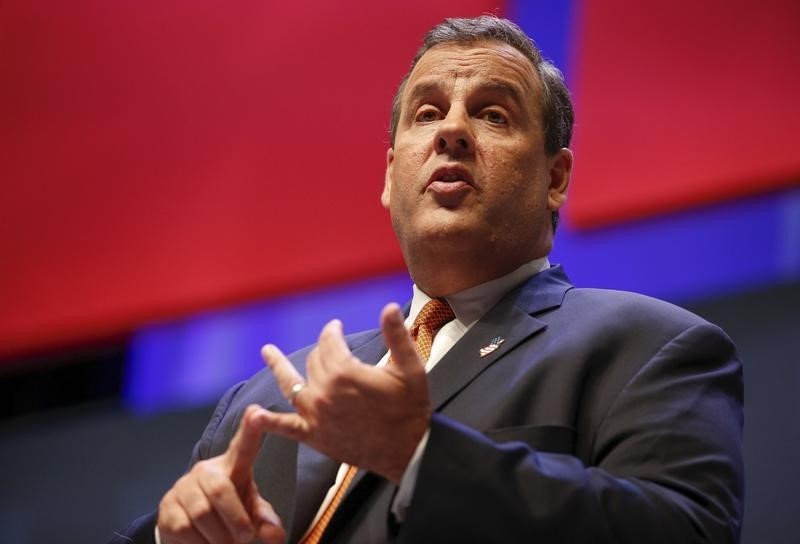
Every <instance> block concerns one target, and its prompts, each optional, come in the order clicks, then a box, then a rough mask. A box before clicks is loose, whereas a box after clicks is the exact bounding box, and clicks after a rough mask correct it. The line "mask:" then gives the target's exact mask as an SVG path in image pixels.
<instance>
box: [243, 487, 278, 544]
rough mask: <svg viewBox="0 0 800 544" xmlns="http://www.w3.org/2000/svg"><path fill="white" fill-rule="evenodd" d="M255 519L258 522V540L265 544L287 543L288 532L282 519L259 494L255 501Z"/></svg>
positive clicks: (253, 510)
mask: <svg viewBox="0 0 800 544" xmlns="http://www.w3.org/2000/svg"><path fill="white" fill-rule="evenodd" d="M251 515H252V517H253V519H255V520H258V522H259V525H258V530H257V535H256V536H258V538H259V539H260V540H261V541H262V542H264V543H265V544H278V543H281V544H282V543H283V542H285V541H286V531H285V530H284V528H283V524H282V523H281V518H279V517H278V514H277V513H275V510H274V509H273V508H272V505H271V504H270V503H268V502H267V501H265V500H264V499H262V498H261V497H260V496H259V495H258V493H256V495H255V500H254V501H253V508H252V513H251Z"/></svg>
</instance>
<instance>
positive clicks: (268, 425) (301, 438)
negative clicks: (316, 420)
mask: <svg viewBox="0 0 800 544" xmlns="http://www.w3.org/2000/svg"><path fill="white" fill-rule="evenodd" d="M255 422H256V424H257V425H258V426H259V428H260V429H261V430H262V432H266V433H276V434H279V435H281V436H285V437H287V438H291V439H292V440H296V441H298V442H306V441H308V440H309V439H310V438H311V432H310V427H309V425H308V422H307V421H306V420H305V419H304V418H303V417H302V416H301V415H300V414H291V413H289V414H278V413H275V412H270V411H269V410H261V411H260V412H259V413H258V414H257V417H256V418H255Z"/></svg>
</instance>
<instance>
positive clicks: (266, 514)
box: [258, 508, 281, 527]
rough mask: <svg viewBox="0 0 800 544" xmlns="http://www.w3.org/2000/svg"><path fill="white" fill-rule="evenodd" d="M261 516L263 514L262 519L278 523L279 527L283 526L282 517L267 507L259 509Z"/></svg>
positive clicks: (273, 523)
mask: <svg viewBox="0 0 800 544" xmlns="http://www.w3.org/2000/svg"><path fill="white" fill-rule="evenodd" d="M258 514H259V516H261V521H263V522H265V523H271V524H272V525H277V526H278V527H280V526H281V519H280V518H279V517H278V516H277V514H275V513H274V512H271V511H270V510H269V509H267V508H261V509H260V511H259V513H258Z"/></svg>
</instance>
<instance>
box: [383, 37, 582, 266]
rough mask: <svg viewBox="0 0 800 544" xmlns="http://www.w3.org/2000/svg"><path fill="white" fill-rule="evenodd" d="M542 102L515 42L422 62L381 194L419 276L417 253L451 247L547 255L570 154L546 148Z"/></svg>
mask: <svg viewBox="0 0 800 544" xmlns="http://www.w3.org/2000/svg"><path fill="white" fill-rule="evenodd" d="M540 104H541V88H540V83H539V79H538V76H537V75H536V72H535V70H534V68H533V66H532V65H531V63H530V61H528V59H526V58H525V57H524V56H523V55H522V53H520V52H519V51H517V50H516V49H514V48H513V47H511V46H508V45H505V44H501V43H498V42H481V43H477V44H474V45H473V44H470V45H454V44H447V45H439V46H435V47H433V48H431V49H430V50H428V51H427V52H426V53H425V54H424V55H423V56H422V58H421V59H420V60H419V62H418V63H417V65H416V67H415V68H414V70H413V71H412V73H411V76H410V77H409V80H408V82H407V85H406V87H405V90H404V92H403V95H402V97H401V112H400V119H399V122H398V127H397V134H396V138H395V144H394V148H393V149H389V151H388V154H387V169H386V183H385V187H384V191H383V194H382V196H381V201H382V203H383V205H384V206H385V207H386V208H387V209H388V210H389V211H390V214H391V217H392V224H393V226H394V229H395V232H396V234H397V237H398V239H399V241H400V245H401V247H402V248H403V252H404V255H405V256H406V261H407V262H408V264H409V267H410V268H412V275H413V273H414V270H413V266H414V263H413V261H414V259H415V257H416V255H417V254H418V253H420V252H422V253H425V252H426V251H427V252H428V253H430V251H433V252H434V254H435V252H436V251H440V250H445V249H448V248H452V247H455V246H453V244H458V245H459V246H458V247H461V248H463V249H464V250H465V254H471V253H470V250H471V249H475V250H476V251H477V252H478V253H480V252H485V251H488V252H489V253H488V254H486V257H487V258H489V259H491V258H492V254H497V255H499V256H501V257H500V258H501V260H502V259H506V260H508V261H509V262H505V263H500V264H501V265H502V267H503V268H508V267H510V266H512V265H514V264H515V263H516V265H515V266H514V267H516V266H519V264H522V263H524V262H527V261H528V260H531V259H533V258H536V257H540V256H543V255H546V254H547V253H548V252H549V250H550V247H551V244H552V227H551V224H550V218H551V212H552V211H554V210H557V209H559V208H560V207H561V205H562V204H563V203H564V200H565V198H566V189H567V183H568V181H569V172H570V170H571V165H572V156H571V154H570V153H569V151H567V150H562V151H561V152H559V153H557V154H555V155H553V156H547V154H546V153H545V150H544V131H543V125H542V114H541V108H540ZM437 248H438V249H437ZM428 250H430V251H428ZM473 253H474V252H473ZM420 257H422V255H420ZM511 261H513V262H511ZM511 269H513V268H511ZM508 271H510V270H508ZM499 272H502V270H500V271H499Z"/></svg>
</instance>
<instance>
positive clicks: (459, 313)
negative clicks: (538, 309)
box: [406, 257, 550, 328]
mask: <svg viewBox="0 0 800 544" xmlns="http://www.w3.org/2000/svg"><path fill="white" fill-rule="evenodd" d="M548 268H550V261H549V260H548V259H547V257H541V258H539V259H534V260H532V261H530V262H527V263H525V264H523V265H522V266H520V267H519V268H517V269H516V270H514V271H513V272H510V273H509V274H506V275H505V276H501V277H499V278H495V279H493V280H490V281H487V282H486V283H482V284H480V285H476V286H474V287H470V288H469V289H465V290H464V291H460V292H458V293H455V294H452V295H450V296H447V297H444V298H445V300H446V301H447V303H448V304H450V307H451V308H452V309H453V313H454V314H455V315H456V320H458V321H459V322H461V324H462V325H463V326H464V327H466V328H470V327H471V326H472V325H474V324H475V323H476V322H477V321H478V320H479V319H480V318H481V317H482V316H483V314H485V313H486V312H487V311H488V310H489V309H490V308H491V307H492V306H494V305H495V303H496V302H497V301H498V300H500V299H501V298H502V296H503V295H505V294H506V293H508V292H509V291H511V289H513V288H514V287H516V286H517V285H519V284H520V283H522V282H524V281H526V280H528V279H529V278H531V277H533V276H534V275H536V274H538V273H539V272H541V271H543V270H547V269H548ZM413 290H414V294H413V296H412V298H411V308H410V310H409V313H408V318H407V319H406V327H409V326H411V324H412V323H414V319H416V317H417V314H418V313H419V312H420V310H422V307H423V306H424V305H425V303H426V302H428V301H429V300H431V297H429V296H428V295H427V294H425V292H423V291H422V290H421V289H420V288H419V287H417V286H416V284H415V285H414V286H413Z"/></svg>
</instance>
